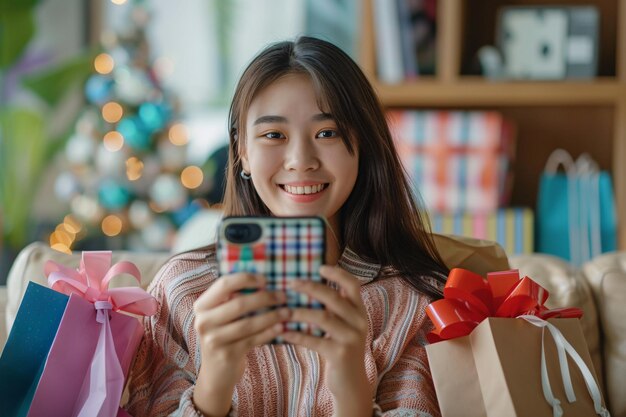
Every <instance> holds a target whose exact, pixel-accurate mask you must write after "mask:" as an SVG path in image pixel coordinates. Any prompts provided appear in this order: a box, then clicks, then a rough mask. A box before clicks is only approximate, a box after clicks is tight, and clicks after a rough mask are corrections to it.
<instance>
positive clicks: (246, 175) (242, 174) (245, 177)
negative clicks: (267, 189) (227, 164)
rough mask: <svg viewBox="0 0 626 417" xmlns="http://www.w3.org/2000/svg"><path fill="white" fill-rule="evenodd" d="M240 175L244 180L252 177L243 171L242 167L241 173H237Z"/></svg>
mask: <svg viewBox="0 0 626 417" xmlns="http://www.w3.org/2000/svg"><path fill="white" fill-rule="evenodd" d="M239 175H240V176H241V178H243V179H244V180H249V179H250V178H252V175H250V174H248V173H246V171H244V170H243V169H242V170H241V173H240V174H239Z"/></svg>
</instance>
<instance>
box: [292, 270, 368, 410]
mask: <svg viewBox="0 0 626 417" xmlns="http://www.w3.org/2000/svg"><path fill="white" fill-rule="evenodd" d="M320 273H321V275H322V276H323V277H324V278H326V279H327V280H329V281H332V282H334V283H336V284H337V285H338V287H339V291H337V290H334V289H333V288H330V287H329V286H327V285H325V284H321V283H316V282H311V281H303V280H295V281H292V282H290V284H289V285H290V287H291V289H293V290H295V291H298V292H301V293H304V294H307V295H309V296H311V297H312V298H314V299H316V300H318V301H320V302H321V303H322V304H324V306H325V307H326V309H325V310H315V309H307V308H302V309H294V310H293V311H292V315H291V319H290V321H293V322H304V323H309V324H311V325H314V326H317V327H319V328H321V329H322V330H324V331H325V332H326V336H325V337H316V336H311V335H307V334H304V333H299V332H287V333H284V334H283V335H282V337H283V338H284V339H285V341H287V342H289V343H293V344H297V345H300V346H304V347H307V348H309V349H311V350H314V351H316V352H317V353H318V354H319V355H320V356H322V357H323V358H324V359H325V362H326V369H325V374H326V383H327V384H328V388H329V389H330V391H331V393H332V394H333V397H334V399H335V413H336V415H341V416H367V415H371V414H372V388H371V387H370V385H369V381H368V379H367V375H366V373H365V343H366V339H367V331H368V320H367V311H366V309H365V305H364V304H363V300H362V299H361V293H360V287H361V286H360V283H359V281H358V279H357V278H356V277H355V276H354V275H352V274H350V273H349V272H347V271H345V270H343V269H341V268H339V267H331V266H326V265H325V266H322V268H321V269H320ZM355 399H358V400H357V401H355Z"/></svg>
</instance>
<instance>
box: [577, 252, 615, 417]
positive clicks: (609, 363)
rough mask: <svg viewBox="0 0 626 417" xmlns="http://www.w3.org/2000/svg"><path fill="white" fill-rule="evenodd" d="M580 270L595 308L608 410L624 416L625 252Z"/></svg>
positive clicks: (590, 263)
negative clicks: (590, 292)
mask: <svg viewBox="0 0 626 417" xmlns="http://www.w3.org/2000/svg"><path fill="white" fill-rule="evenodd" d="M582 270H583V273H584V276H585V278H586V279H587V281H588V282H589V284H590V286H591V289H592V291H593V295H594V297H595V300H596V305H597V307H598V315H599V319H600V323H601V326H600V327H601V329H602V335H601V340H602V349H603V353H604V373H605V381H606V385H607V386H608V389H607V395H608V403H609V409H610V410H611V415H612V416H613V417H626V252H620V253H609V254H606V255H602V256H599V257H596V258H594V259H593V260H592V261H590V262H588V263H586V264H585V265H583V268H582Z"/></svg>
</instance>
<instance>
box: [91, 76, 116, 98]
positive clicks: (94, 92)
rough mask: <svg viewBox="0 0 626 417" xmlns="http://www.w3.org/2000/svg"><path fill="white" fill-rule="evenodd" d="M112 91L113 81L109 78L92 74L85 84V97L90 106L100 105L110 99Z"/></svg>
mask: <svg viewBox="0 0 626 417" xmlns="http://www.w3.org/2000/svg"><path fill="white" fill-rule="evenodd" d="M112 90H113V80H112V79H111V78H109V77H105V76H102V75H98V74H94V75H92V76H91V77H89V79H88V80H87V83H86V84H85V96H86V97H87V100H89V102H90V103H92V104H98V105H102V104H104V103H106V102H107V101H108V100H109V99H110V98H111V94H112Z"/></svg>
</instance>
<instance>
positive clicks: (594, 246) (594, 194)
mask: <svg viewBox="0 0 626 417" xmlns="http://www.w3.org/2000/svg"><path fill="white" fill-rule="evenodd" d="M576 173H577V175H578V182H579V184H580V193H581V195H583V196H588V197H589V198H581V200H580V209H581V215H580V218H581V223H582V226H583V227H581V229H582V231H583V236H581V243H582V245H583V247H582V253H581V255H582V256H581V258H582V259H581V261H582V262H585V261H588V260H590V259H592V258H594V257H596V256H598V255H600V254H601V253H602V234H601V226H600V225H601V221H600V168H599V166H598V164H597V162H596V161H594V160H593V158H591V156H590V155H589V154H588V153H586V152H585V153H583V154H581V155H580V156H579V157H578V159H577V160H576ZM587 219H589V222H587ZM587 225H588V226H589V227H587ZM588 233H589V234H590V235H591V236H587V234H588ZM590 241H591V247H589V242H590Z"/></svg>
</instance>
